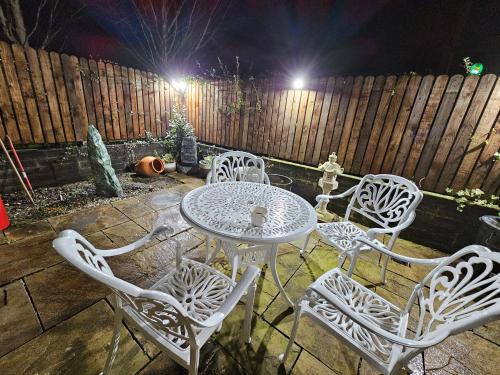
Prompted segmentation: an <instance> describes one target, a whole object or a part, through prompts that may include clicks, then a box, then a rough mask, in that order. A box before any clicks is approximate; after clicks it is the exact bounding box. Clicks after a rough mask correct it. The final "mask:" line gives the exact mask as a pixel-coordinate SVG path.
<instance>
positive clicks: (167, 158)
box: [161, 152, 175, 164]
mask: <svg viewBox="0 0 500 375" xmlns="http://www.w3.org/2000/svg"><path fill="white" fill-rule="evenodd" d="M161 160H163V162H164V163H166V164H169V163H173V162H174V161H175V159H174V156H173V155H172V154H171V153H168V152H167V153H166V154H165V155H163V156H162V157H161Z"/></svg>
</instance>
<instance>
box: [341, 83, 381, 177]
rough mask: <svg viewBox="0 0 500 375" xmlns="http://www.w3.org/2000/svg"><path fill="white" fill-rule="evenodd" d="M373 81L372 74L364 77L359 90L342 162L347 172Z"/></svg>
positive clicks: (352, 157) (349, 168) (350, 165)
mask: <svg viewBox="0 0 500 375" xmlns="http://www.w3.org/2000/svg"><path fill="white" fill-rule="evenodd" d="M374 83H375V78H374V77H372V76H368V77H365V79H364V82H363V89H362V90H361V95H360V97H359V103H358V107H357V108H356V115H355V117H354V122H353V125H352V130H351V135H350V137H349V140H348V146H347V152H346V156H345V160H344V163H343V166H344V168H345V170H346V171H349V172H350V171H351V167H352V162H353V160H354V155H355V153H356V147H357V145H358V140H359V134H360V132H361V127H362V126H363V120H364V118H365V115H366V110H367V109H368V104H369V103H370V96H371V92H372V89H373V84H374Z"/></svg>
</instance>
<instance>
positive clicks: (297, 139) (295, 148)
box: [287, 90, 309, 160]
mask: <svg viewBox="0 0 500 375" xmlns="http://www.w3.org/2000/svg"><path fill="white" fill-rule="evenodd" d="M308 100H309V90H301V91H300V101H299V107H298V112H297V121H296V126H295V127H296V129H295V135H294V140H293V144H292V147H291V150H290V154H287V159H290V160H297V159H298V157H299V150H300V145H301V143H302V131H303V129H304V119H305V117H306V111H307V103H308Z"/></svg>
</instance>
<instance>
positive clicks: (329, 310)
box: [301, 268, 408, 363]
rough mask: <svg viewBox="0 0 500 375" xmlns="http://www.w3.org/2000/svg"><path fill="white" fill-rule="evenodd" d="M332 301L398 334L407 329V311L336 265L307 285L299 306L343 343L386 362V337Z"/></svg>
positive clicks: (387, 359) (388, 356) (388, 347)
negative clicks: (347, 313)
mask: <svg viewBox="0 0 500 375" xmlns="http://www.w3.org/2000/svg"><path fill="white" fill-rule="evenodd" d="M332 301H335V303H342V304H344V305H345V306H347V307H349V308H350V309H351V310H352V313H353V315H354V314H356V315H357V316H361V317H363V318H365V319H366V320H369V321H370V322H371V323H373V324H375V325H377V326H379V327H380V328H382V329H383V330H384V331H387V332H390V333H392V334H395V335H398V336H401V335H403V334H404V333H405V331H406V326H407V324H408V314H407V313H406V312H403V311H402V310H401V309H399V308H398V307H397V306H394V305H393V304H391V303H390V302H388V301H387V300H385V299H383V298H381V297H380V296H379V295H377V294H376V293H375V292H372V291H371V290H369V289H367V288H365V287H364V286H362V285H361V284H359V283H357V282H356V281H354V280H353V279H351V278H349V277H348V276H346V275H345V274H343V273H342V272H341V270H339V269H338V268H335V269H333V270H331V271H329V272H327V273H325V274H324V275H322V276H321V277H320V278H319V279H318V280H317V281H315V282H314V283H313V284H311V285H310V286H309V288H308V289H307V291H306V295H305V297H304V300H303V301H302V303H301V304H302V307H303V308H304V313H306V314H310V315H312V316H313V317H315V318H317V319H319V320H320V321H322V322H323V323H324V325H325V326H326V327H328V328H329V329H330V330H332V331H334V333H337V334H338V335H340V337H341V338H343V339H344V340H345V342H346V343H348V344H350V345H354V346H356V347H357V348H358V349H360V350H361V351H363V352H364V353H366V354H367V355H368V356H370V357H372V358H373V359H375V360H378V361H383V362H384V363H388V362H389V360H390V357H391V351H392V349H393V347H394V345H393V344H391V343H390V342H389V341H387V340H385V339H384V338H382V337H380V336H378V335H376V334H374V333H372V332H370V331H369V330H367V329H366V328H364V327H362V326H360V325H359V324H357V323H355V322H354V321H353V320H351V319H350V318H349V316H347V315H345V314H343V313H342V312H340V311H339V310H338V309H337V308H336V307H335V304H334V303H333V302H332Z"/></svg>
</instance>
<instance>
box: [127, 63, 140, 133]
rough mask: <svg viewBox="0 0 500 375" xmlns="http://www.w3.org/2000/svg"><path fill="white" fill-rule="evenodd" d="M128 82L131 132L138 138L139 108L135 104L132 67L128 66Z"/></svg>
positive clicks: (135, 93) (135, 96) (135, 90)
mask: <svg viewBox="0 0 500 375" xmlns="http://www.w3.org/2000/svg"><path fill="white" fill-rule="evenodd" d="M127 74H128V82H129V92H130V110H131V118H132V132H133V135H134V138H139V135H140V130H139V109H138V106H137V84H136V79H135V72H134V69H132V68H128V69H127Z"/></svg>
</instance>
